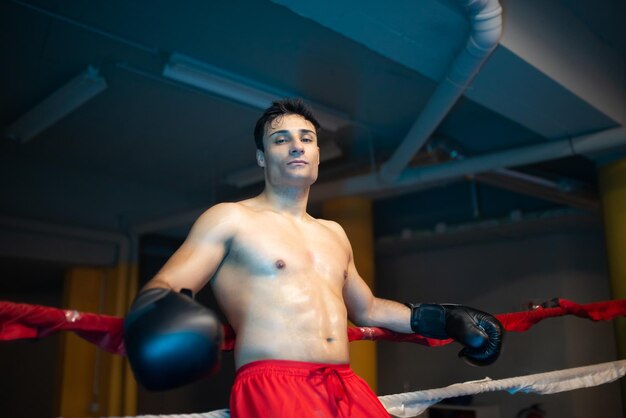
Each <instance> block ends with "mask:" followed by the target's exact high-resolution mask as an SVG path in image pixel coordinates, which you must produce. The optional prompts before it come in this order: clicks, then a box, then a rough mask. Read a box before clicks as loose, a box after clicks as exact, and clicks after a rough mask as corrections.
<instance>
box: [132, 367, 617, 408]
mask: <svg viewBox="0 0 626 418" xmlns="http://www.w3.org/2000/svg"><path fill="white" fill-rule="evenodd" d="M625 374H626V360H619V361H613V362H609V363H601V364H594V365H592V366H584V367H575V368H572V369H564V370H557V371H553V372H547V373H538V374H531V375H527V376H520V377H511V378H508V379H499V380H492V379H490V378H488V377H487V378H485V379H482V380H474V381H471V382H465V383H456V384H454V385H450V386H446V387H444V388H439V389H429V390H420V391H417V392H407V393H399V394H396V395H387V396H380V397H379V399H380V401H381V402H382V404H383V405H384V406H385V408H386V409H387V411H388V412H389V413H390V414H392V415H394V416H396V417H400V418H408V417H415V416H417V415H419V414H421V413H422V412H424V411H425V410H426V409H428V407H429V406H431V405H434V404H436V403H437V402H440V401H441V400H443V399H447V398H454V397H457V396H464V395H474V394H477V393H482V392H495V391H499V390H506V391H508V392H509V393H510V394H514V393H518V392H524V393H538V394H542V395H547V394H550V393H558V392H565V391H569V390H574V389H581V388H588V387H593V386H599V385H602V384H605V383H610V382H613V381H615V380H617V379H619V378H621V377H623V376H624V375H625ZM229 417H230V413H229V411H228V409H220V410H219V411H212V412H206V413H202V414H185V415H140V416H137V417H125V418H229Z"/></svg>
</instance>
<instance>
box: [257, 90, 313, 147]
mask: <svg viewBox="0 0 626 418" xmlns="http://www.w3.org/2000/svg"><path fill="white" fill-rule="evenodd" d="M283 115H300V116H302V117H303V118H304V119H306V120H308V121H309V122H311V123H312V124H313V126H315V130H319V128H320V124H319V122H318V121H317V119H315V116H314V115H313V111H312V110H311V108H310V107H308V106H307V105H306V104H304V101H303V100H302V99H299V98H295V99H284V100H277V101H275V102H272V105H271V106H270V107H268V108H267V109H265V112H263V114H262V115H261V117H260V118H259V120H257V121H256V125H255V126H254V142H255V143H256V148H257V149H258V150H260V151H265V150H264V148H263V135H264V134H265V127H266V126H267V125H269V124H270V123H272V122H273V121H274V119H276V118H278V117H281V116H283Z"/></svg>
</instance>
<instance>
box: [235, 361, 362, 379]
mask: <svg viewBox="0 0 626 418" xmlns="http://www.w3.org/2000/svg"><path fill="white" fill-rule="evenodd" d="M328 370H333V371H334V372H336V373H338V374H339V375H340V376H343V377H347V376H349V375H352V374H353V373H354V372H353V371H352V369H351V368H350V365H349V364H332V363H311V362H307V361H294V360H273V359H272V360H257V361H252V362H250V363H246V364H244V365H243V366H241V367H240V368H239V369H238V370H237V373H236V376H237V377H243V376H246V375H251V374H256V373H263V372H267V371H272V372H273V373H282V374H288V375H293V376H309V375H310V374H311V373H312V372H319V371H328Z"/></svg>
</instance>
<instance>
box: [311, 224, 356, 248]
mask: <svg viewBox="0 0 626 418" xmlns="http://www.w3.org/2000/svg"><path fill="white" fill-rule="evenodd" d="M315 221H316V222H317V223H319V224H320V225H321V226H322V227H324V228H326V229H329V230H330V231H332V232H333V233H334V234H335V235H337V238H338V239H339V240H340V241H341V242H342V243H343V244H349V242H348V236H347V235H346V231H344V229H343V227H342V226H341V225H339V223H337V222H335V221H331V220H328V219H321V218H315Z"/></svg>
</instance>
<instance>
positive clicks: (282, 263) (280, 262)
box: [274, 259, 286, 270]
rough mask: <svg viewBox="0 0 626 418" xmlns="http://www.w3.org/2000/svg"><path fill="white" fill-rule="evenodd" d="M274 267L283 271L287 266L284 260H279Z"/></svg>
mask: <svg viewBox="0 0 626 418" xmlns="http://www.w3.org/2000/svg"><path fill="white" fill-rule="evenodd" d="M274 265H275V266H276V268H277V269H280V270H282V269H284V268H285V265H286V264H285V262H284V261H283V260H280V259H278V260H276V263H274Z"/></svg>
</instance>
